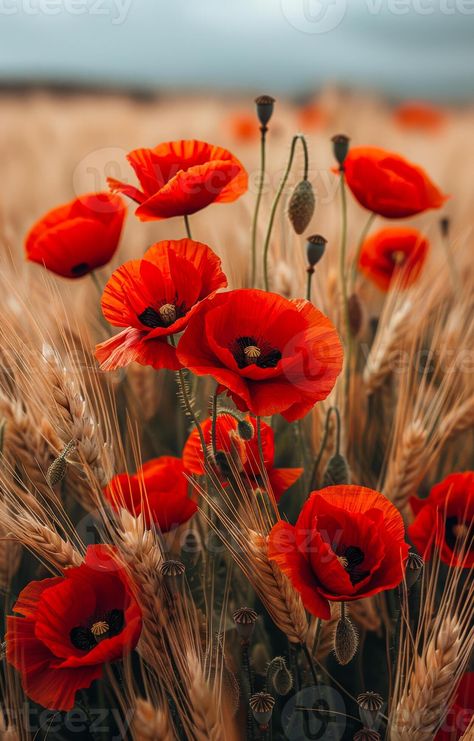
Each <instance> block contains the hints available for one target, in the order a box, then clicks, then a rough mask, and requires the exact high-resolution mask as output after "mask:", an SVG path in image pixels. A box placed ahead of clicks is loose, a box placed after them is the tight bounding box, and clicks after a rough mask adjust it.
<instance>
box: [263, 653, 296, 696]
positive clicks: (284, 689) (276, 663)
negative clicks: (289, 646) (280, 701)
mask: <svg viewBox="0 0 474 741" xmlns="http://www.w3.org/2000/svg"><path fill="white" fill-rule="evenodd" d="M269 685H271V686H272V687H273V689H274V690H275V692H276V693H277V694H278V695H281V696H282V697H284V696H285V695H287V694H288V692H289V691H290V690H291V688H292V687H293V677H292V675H291V672H290V671H289V669H288V667H287V665H286V661H285V659H284V658H283V656H276V657H275V658H274V659H273V660H272V661H270V663H269V665H268V669H267V686H269Z"/></svg>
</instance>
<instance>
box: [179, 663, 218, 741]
mask: <svg viewBox="0 0 474 741" xmlns="http://www.w3.org/2000/svg"><path fill="white" fill-rule="evenodd" d="M186 659H187V672H188V674H189V685H188V695H189V701H190V704H191V713H192V716H191V720H192V728H193V736H194V738H195V739H196V741H225V739H226V737H227V734H226V732H225V728H224V725H223V719H222V714H221V712H220V697H219V695H218V693H217V692H216V690H215V688H213V687H211V685H210V684H209V682H208V681H207V679H206V677H205V675H204V672H203V669H202V665H201V662H200V661H199V659H198V657H197V656H196V655H195V654H193V653H191V652H188V654H187V656H186Z"/></svg>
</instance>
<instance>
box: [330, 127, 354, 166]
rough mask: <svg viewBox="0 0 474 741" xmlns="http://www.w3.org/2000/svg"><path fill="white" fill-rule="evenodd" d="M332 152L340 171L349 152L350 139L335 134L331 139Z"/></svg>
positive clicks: (343, 135)
mask: <svg viewBox="0 0 474 741" xmlns="http://www.w3.org/2000/svg"><path fill="white" fill-rule="evenodd" d="M331 141H332V151H333V152H334V157H335V158H336V160H337V162H338V164H339V167H340V168H341V170H342V169H343V168H344V162H345V161H346V157H347V153H348V152H349V142H350V139H349V137H348V136H346V135H345V134H336V136H333V137H332V140H331Z"/></svg>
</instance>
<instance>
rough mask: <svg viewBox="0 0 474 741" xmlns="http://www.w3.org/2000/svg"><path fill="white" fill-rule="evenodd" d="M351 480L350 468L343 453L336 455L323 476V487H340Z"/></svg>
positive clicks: (330, 460) (329, 462)
mask: <svg viewBox="0 0 474 741" xmlns="http://www.w3.org/2000/svg"><path fill="white" fill-rule="evenodd" d="M349 480H350V473H349V466H348V465H347V461H346V459H345V458H344V456H343V455H341V453H335V454H334V455H333V456H332V457H331V458H330V459H329V461H328V465H327V467H326V470H325V472H324V476H323V486H340V485H341V484H348V483H349Z"/></svg>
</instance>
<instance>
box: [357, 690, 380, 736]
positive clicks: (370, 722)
mask: <svg viewBox="0 0 474 741" xmlns="http://www.w3.org/2000/svg"><path fill="white" fill-rule="evenodd" d="M357 704H358V705H359V716H360V720H361V722H362V724H363V725H364V726H365V727H366V728H373V726H375V724H376V722H377V720H378V717H379V713H380V711H381V710H382V707H383V697H382V696H381V695H379V694H378V693H377V692H362V694H360V695H359V696H358V698H357Z"/></svg>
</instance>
